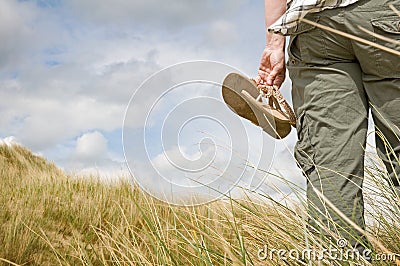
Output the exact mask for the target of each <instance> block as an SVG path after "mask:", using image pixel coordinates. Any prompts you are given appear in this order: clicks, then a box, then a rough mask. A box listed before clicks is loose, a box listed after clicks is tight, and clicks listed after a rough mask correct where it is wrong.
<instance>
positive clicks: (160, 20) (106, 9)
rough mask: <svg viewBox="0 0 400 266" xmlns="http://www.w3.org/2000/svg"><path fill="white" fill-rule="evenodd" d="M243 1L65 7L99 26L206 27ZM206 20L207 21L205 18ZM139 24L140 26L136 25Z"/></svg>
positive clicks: (104, 2) (91, 0) (98, 0)
mask: <svg viewBox="0 0 400 266" xmlns="http://www.w3.org/2000/svg"><path fill="white" fill-rule="evenodd" d="M246 2H247V1H245V0H222V1H218V2H215V1H195V0H189V1H188V0H170V1H168V2H165V1H160V0H147V1H141V0H133V1H125V0H115V1H113V2H112V3H111V2H110V1H108V0H86V1H80V0H70V1H68V2H66V5H67V6H68V7H69V8H70V9H71V10H72V12H73V13H75V14H79V16H80V17H81V18H83V19H85V20H87V21H93V22H96V23H98V22H100V23H113V24H118V23H129V24H134V25H136V28H140V26H145V27H146V26H147V27H148V26H150V27H151V28H153V29H155V28H156V27H161V28H163V29H166V28H172V29H177V28H183V27H188V26H192V25H196V24H205V23H208V22H209V21H210V20H214V19H217V18H219V17H221V16H224V15H227V14H232V13H233V12H234V11H236V10H237V9H238V8H240V7H241V6H242V5H243V4H244V3H246ZM205 18H206V19H205ZM138 23H139V26H138Z"/></svg>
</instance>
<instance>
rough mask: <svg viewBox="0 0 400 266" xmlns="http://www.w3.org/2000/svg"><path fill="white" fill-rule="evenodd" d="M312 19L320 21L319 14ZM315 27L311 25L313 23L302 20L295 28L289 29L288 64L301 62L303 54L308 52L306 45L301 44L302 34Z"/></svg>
mask: <svg viewBox="0 0 400 266" xmlns="http://www.w3.org/2000/svg"><path fill="white" fill-rule="evenodd" d="M312 20H313V21H314V22H318V20H319V16H315V17H313V19H312ZM315 28H316V27H315V26H314V25H311V24H308V23H305V22H300V23H299V24H298V25H296V26H295V27H294V28H293V29H290V30H289V33H288V34H289V35H290V40H289V46H288V55H289V61H288V66H290V65H296V64H297V63H299V62H301V61H302V60H303V56H304V54H306V53H307V51H306V50H305V48H304V45H301V42H300V39H301V38H300V37H301V34H304V33H306V32H308V31H311V30H313V29H315ZM302 46H303V47H302Z"/></svg>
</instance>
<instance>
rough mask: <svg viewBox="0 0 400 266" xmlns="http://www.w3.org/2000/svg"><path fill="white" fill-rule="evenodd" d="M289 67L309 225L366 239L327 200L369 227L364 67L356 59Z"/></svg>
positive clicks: (351, 238)
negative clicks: (365, 190)
mask: <svg viewBox="0 0 400 266" xmlns="http://www.w3.org/2000/svg"><path fill="white" fill-rule="evenodd" d="M289 72H290V77H291V79H292V81H293V88H292V96H293V105H294V109H295V111H296V114H297V116H298V123H297V133H298V142H297V144H296V147H295V157H296V159H297V162H298V164H299V165H300V166H301V168H302V169H303V171H304V174H305V176H306V177H307V199H308V207H309V215H310V219H309V224H310V227H311V228H312V230H315V231H317V232H319V233H320V234H321V235H326V234H329V232H328V231H331V232H335V233H337V234H339V235H340V236H341V237H344V238H346V239H347V240H348V241H350V242H351V243H352V244H353V245H355V244H356V243H359V242H365V241H364V237H363V236H362V235H361V234H360V233H359V232H358V231H357V230H355V229H354V228H353V227H352V226H350V225H349V224H348V223H347V222H345V220H344V219H343V216H342V215H340V214H337V213H335V212H333V211H332V210H331V209H330V208H329V206H328V205H327V204H326V203H325V199H327V200H329V201H330V202H331V203H333V205H335V206H336V207H337V208H338V209H339V210H340V211H341V212H342V214H343V215H344V216H346V217H347V218H349V219H351V220H352V221H353V222H355V223H356V224H357V225H358V226H360V227H361V228H364V227H365V222H364V215H363V214H364V206H363V205H364V202H363V195H362V184H363V171H364V148H365V140H366V132H367V126H368V119H367V115H368V104H367V99H366V96H365V94H364V91H363V86H362V79H361V71H360V68H359V66H358V65H357V64H354V63H346V64H343V63H337V64H332V65H329V66H324V67H317V66H311V67H310V66H297V67H296V66H293V65H292V66H289ZM315 190H318V191H319V192H321V193H322V194H323V195H324V197H325V198H323V199H321V198H319V196H318V195H317V193H316V192H315Z"/></svg>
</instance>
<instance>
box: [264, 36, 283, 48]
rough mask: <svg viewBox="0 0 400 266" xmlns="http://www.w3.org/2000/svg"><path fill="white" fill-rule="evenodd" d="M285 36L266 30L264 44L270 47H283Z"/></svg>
mask: <svg viewBox="0 0 400 266" xmlns="http://www.w3.org/2000/svg"><path fill="white" fill-rule="evenodd" d="M285 42H286V38H285V36H283V35H280V34H276V33H272V32H267V34H266V44H265V46H266V47H268V48H270V49H274V50H277V49H282V50H284V49H285Z"/></svg>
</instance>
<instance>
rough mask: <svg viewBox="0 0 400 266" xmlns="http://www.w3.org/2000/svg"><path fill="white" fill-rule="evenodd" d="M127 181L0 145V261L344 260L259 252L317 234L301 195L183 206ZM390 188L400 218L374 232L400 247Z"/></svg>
mask: <svg viewBox="0 0 400 266" xmlns="http://www.w3.org/2000/svg"><path fill="white" fill-rule="evenodd" d="M379 174H384V173H379ZM379 174H377V173H375V175H376V176H378V175H379ZM121 180H122V181H120V182H116V183H114V184H109V183H103V182H101V181H100V180H98V179H97V178H95V177H93V178H76V177H70V176H67V175H65V174H64V173H63V172H62V171H60V170H59V169H58V168H57V167H56V166H55V165H53V164H51V163H49V162H47V161H45V160H44V159H43V158H41V157H38V156H35V155H33V154H32V153H31V152H30V151H29V150H27V149H25V148H22V147H20V146H16V145H14V146H11V147H9V146H6V145H3V146H0V186H1V195H0V205H1V209H0V225H1V230H0V247H1V249H0V264H3V265H320V264H321V265H346V264H343V262H325V263H324V262H320V261H318V260H317V261H310V262H308V261H295V260H291V259H288V260H278V259H272V260H271V259H269V258H267V259H266V260H260V258H259V255H260V253H259V252H260V249H262V248H263V247H265V246H267V247H269V248H275V249H285V250H291V249H293V250H299V251H301V250H302V249H305V248H307V247H309V245H315V244H316V243H317V240H316V239H315V238H313V236H311V235H307V234H305V233H304V230H303V229H304V222H303V220H304V219H303V217H304V215H305V212H304V208H303V207H302V206H301V205H300V204H299V206H296V205H293V206H291V207H287V206H285V205H282V204H280V203H278V202H276V201H274V200H272V199H270V198H268V197H267V196H264V195H258V194H256V193H245V196H244V197H243V198H242V199H240V200H236V199H233V198H226V199H225V200H219V201H215V202H213V203H210V204H206V205H202V206H197V207H190V206H187V207H178V206H171V205H168V204H167V203H164V202H160V201H158V200H156V199H154V198H152V197H150V196H148V195H146V194H144V193H143V192H141V191H140V190H139V189H137V188H134V187H133V186H132V185H131V184H130V183H129V182H128V181H123V180H125V179H121ZM386 196H387V197H389V199H388V198H386V199H385V201H388V200H389V203H387V204H386V205H385V206H386V208H388V210H387V211H390V212H391V213H392V214H393V213H394V216H393V215H392V216H391V217H392V218H395V219H390V218H388V217H387V216H385V215H384V213H382V212H380V213H379V212H377V214H376V213H375V214H374V215H375V216H374V219H375V220H376V221H375V223H376V224H375V225H374V226H373V227H372V229H371V230H370V233H371V235H373V237H374V238H376V239H377V240H379V241H380V242H381V243H384V245H385V247H386V248H387V250H389V251H390V252H397V253H398V252H400V233H399V230H398V227H396V226H397V225H396V223H398V219H397V218H398V216H396V215H399V213H400V212H399V205H398V202H397V203H396V202H394V200H396V198H395V197H393V195H392V196H390V195H386ZM397 200H398V198H397ZM375 203H376V202H375ZM396 204H397V205H396ZM378 208H379V209H382V206H381V205H380V206H379V207H378ZM396 219H397V220H396ZM306 237H307V239H306ZM366 265H368V264H366ZM376 265H393V262H379V263H376Z"/></svg>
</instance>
